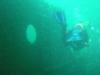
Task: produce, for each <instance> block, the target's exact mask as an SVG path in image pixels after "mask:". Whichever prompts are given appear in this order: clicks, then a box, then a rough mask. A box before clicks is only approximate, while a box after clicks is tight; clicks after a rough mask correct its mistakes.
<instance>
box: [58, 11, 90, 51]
mask: <svg viewBox="0 0 100 75" xmlns="http://www.w3.org/2000/svg"><path fill="white" fill-rule="evenodd" d="M56 17H57V20H58V22H59V24H61V26H62V32H63V34H64V35H63V37H64V43H65V46H66V47H68V48H71V49H73V50H81V49H83V48H85V47H87V46H88V40H89V37H88V33H87V31H86V29H85V27H84V25H83V23H81V22H79V23H77V24H76V25H75V27H74V28H73V29H72V30H71V31H68V30H67V24H66V17H65V13H64V12H62V11H58V12H57V13H56Z"/></svg>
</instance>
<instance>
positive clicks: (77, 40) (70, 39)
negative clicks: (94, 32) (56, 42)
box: [65, 23, 88, 50]
mask: <svg viewBox="0 0 100 75" xmlns="http://www.w3.org/2000/svg"><path fill="white" fill-rule="evenodd" d="M65 35H66V36H65V43H66V45H67V46H68V47H70V48H72V49H74V50H80V49H82V48H85V47H87V46H88V33H87V31H86V29H85V28H84V26H83V24H82V23H78V24H76V25H75V27H74V28H73V29H72V30H71V31H69V32H68V33H66V34H65Z"/></svg>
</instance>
